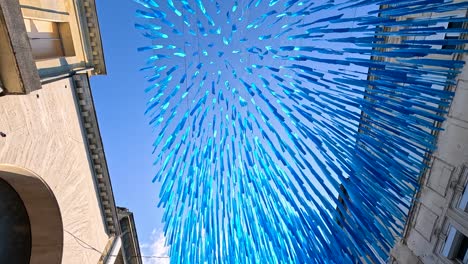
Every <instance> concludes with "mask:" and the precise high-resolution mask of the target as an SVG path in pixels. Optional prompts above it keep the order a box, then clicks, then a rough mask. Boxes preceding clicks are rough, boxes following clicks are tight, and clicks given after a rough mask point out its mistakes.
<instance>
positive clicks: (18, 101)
mask: <svg viewBox="0 0 468 264" xmlns="http://www.w3.org/2000/svg"><path fill="white" fill-rule="evenodd" d="M79 118H80V117H79V115H78V112H77V106H76V101H75V95H74V91H73V89H72V84H71V81H70V79H64V80H61V81H58V82H54V83H50V84H47V85H44V86H43V89H40V90H37V91H35V92H32V93H30V94H28V95H7V96H3V97H0V131H1V132H3V133H5V134H6V137H4V138H3V137H0V164H10V165H14V166H19V167H23V168H26V169H28V170H31V171H33V172H35V173H36V174H38V175H39V176H40V177H42V178H43V179H44V180H45V182H46V183H47V184H48V185H49V186H50V188H51V189H52V191H53V192H54V194H55V196H56V199H57V201H58V204H59V207H60V210H61V213H62V218H63V223H64V252H63V263H67V264H68V263H71V264H73V263H78V264H84V263H97V262H98V260H99V258H100V256H101V254H100V253H98V252H96V251H93V250H91V249H85V247H87V246H86V245H83V243H81V244H82V245H80V242H78V241H77V239H75V238H73V236H71V235H70V234H69V233H68V232H70V233H72V234H74V235H75V236H76V237H78V238H79V239H81V240H83V241H85V242H86V243H88V244H89V245H91V246H92V247H94V248H96V249H98V250H99V251H103V250H104V248H105V246H106V243H107V241H108V236H107V234H106V233H105V227H104V223H103V219H102V215H101V211H100V207H99V203H98V197H97V192H96V189H95V184H94V178H93V175H92V171H91V169H90V162H89V159H88V154H87V151H86V145H85V141H84V139H83V133H82V128H81V125H80V121H79V120H80V119H79Z"/></svg>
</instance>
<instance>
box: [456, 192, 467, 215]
mask: <svg viewBox="0 0 468 264" xmlns="http://www.w3.org/2000/svg"><path fill="white" fill-rule="evenodd" d="M458 208H459V209H461V210H462V211H464V212H465V213H468V188H467V186H465V190H464V191H463V194H462V197H461V199H460V202H458Z"/></svg>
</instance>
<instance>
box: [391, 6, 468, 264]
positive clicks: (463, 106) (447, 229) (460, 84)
mask: <svg viewBox="0 0 468 264" xmlns="http://www.w3.org/2000/svg"><path fill="white" fill-rule="evenodd" d="M457 2H462V1H457ZM424 15H427V16H433V15H437V16H454V17H460V18H465V17H467V10H460V11H457V12H450V13H444V14H431V13H427V14H424ZM401 19H408V18H407V17H402V18H401ZM444 26H445V27H446V28H454V27H464V28H467V26H468V24H467V23H466V22H461V23H448V24H444ZM440 37H442V38H445V39H448V38H460V39H467V36H466V35H465V34H460V33H450V32H449V33H446V34H445V36H435V38H440ZM399 41H400V40H398V39H393V40H392V42H396V43H398V42H399ZM441 48H442V49H456V48H457V49H465V50H466V47H465V46H458V47H456V46H453V47H448V46H442V47H441ZM437 56H439V55H437ZM443 56H445V57H443ZM440 57H443V59H453V60H458V61H464V62H465V66H464V67H463V69H462V72H461V73H459V75H458V77H457V82H456V85H450V86H446V87H441V89H445V90H450V91H453V92H454V93H455V96H454V99H453V102H452V104H451V107H450V110H449V112H448V113H447V115H446V120H445V121H444V122H443V123H439V122H438V123H436V124H435V125H436V126H438V127H440V128H442V130H441V131H432V133H434V134H435V135H436V136H437V138H438V140H437V149H436V151H435V152H434V153H433V154H432V155H431V156H429V157H428V158H429V160H430V162H428V164H427V165H428V168H429V169H427V170H426V171H424V172H423V173H422V176H421V179H420V186H421V187H420V189H419V190H418V192H417V194H416V196H415V197H414V199H413V201H414V202H413V204H412V207H411V210H410V212H409V216H408V220H407V222H406V224H405V230H404V234H403V237H401V238H399V242H398V243H397V244H396V245H395V247H394V248H393V249H392V252H391V257H390V261H389V262H390V263H401V264H410V263H411V264H413V263H414V264H417V263H437V264H451V263H456V264H459V263H465V264H466V263H468V251H467V249H468V205H467V203H468V188H467V182H468V66H467V63H468V56H467V55H466V54H463V55H462V54H454V55H440Z"/></svg>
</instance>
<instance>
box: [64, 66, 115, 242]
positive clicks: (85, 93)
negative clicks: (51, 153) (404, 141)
mask: <svg viewBox="0 0 468 264" xmlns="http://www.w3.org/2000/svg"><path fill="white" fill-rule="evenodd" d="M72 78H73V84H74V88H75V92H76V97H77V102H78V107H79V113H80V116H81V120H82V124H83V130H84V131H83V132H84V135H85V139H86V140H87V142H86V143H87V151H88V153H89V159H90V163H91V168H92V170H93V174H94V177H95V179H94V180H95V185H96V191H97V196H98V200H99V203H100V206H101V211H102V215H103V218H104V219H103V221H104V223H105V226H106V229H107V233H108V234H109V235H120V225H119V221H118V217H117V209H116V206H115V200H114V194H113V191H112V184H111V180H110V176H109V170H108V167H107V161H106V156H105V153H104V147H103V143H102V138H101V132H100V130H99V125H98V121H97V116H96V111H95V108H94V102H93V97H92V93H91V89H90V87H89V80H88V76H87V75H86V74H76V75H74V76H73V77H72Z"/></svg>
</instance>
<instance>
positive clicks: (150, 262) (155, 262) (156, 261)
mask: <svg viewBox="0 0 468 264" xmlns="http://www.w3.org/2000/svg"><path fill="white" fill-rule="evenodd" d="M165 241H166V238H165V237H164V233H163V232H162V231H161V230H156V229H154V230H153V232H152V233H151V237H150V243H149V244H142V245H141V246H140V248H141V251H142V253H143V256H156V257H165V258H143V263H145V264H169V247H165V246H164V242H165Z"/></svg>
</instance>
